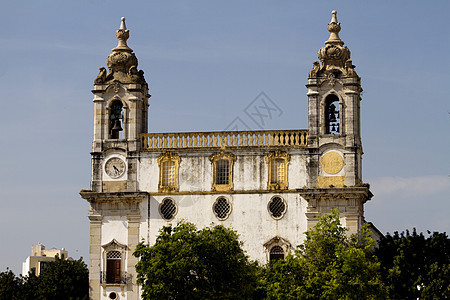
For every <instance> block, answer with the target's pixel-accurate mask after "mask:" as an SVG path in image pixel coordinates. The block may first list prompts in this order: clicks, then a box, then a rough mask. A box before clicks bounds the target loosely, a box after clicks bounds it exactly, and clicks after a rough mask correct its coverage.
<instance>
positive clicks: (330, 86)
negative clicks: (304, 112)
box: [306, 11, 362, 187]
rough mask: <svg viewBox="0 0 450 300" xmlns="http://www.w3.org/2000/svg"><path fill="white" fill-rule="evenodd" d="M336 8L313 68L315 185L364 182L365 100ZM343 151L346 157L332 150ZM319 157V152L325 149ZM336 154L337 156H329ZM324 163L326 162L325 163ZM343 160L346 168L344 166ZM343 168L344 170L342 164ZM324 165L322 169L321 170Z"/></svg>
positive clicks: (310, 93) (311, 136)
mask: <svg viewBox="0 0 450 300" xmlns="http://www.w3.org/2000/svg"><path fill="white" fill-rule="evenodd" d="M336 14H337V12H336V11H333V12H332V18H331V22H330V23H328V31H329V32H330V37H329V39H328V40H327V41H326V42H325V47H322V48H321V49H320V50H319V60H320V61H321V63H319V62H318V61H315V62H314V63H313V69H312V70H311V71H310V72H309V76H308V84H307V85H306V87H307V88H308V101H309V107H308V110H309V140H308V147H309V150H310V153H313V154H316V156H315V157H314V159H313V161H314V163H315V165H316V166H317V167H319V168H313V169H315V170H314V174H310V175H311V182H310V187H329V186H330V185H332V186H335V187H343V186H355V185H358V184H360V183H361V182H362V176H361V175H362V174H361V156H362V144H361V129H360V105H359V104H360V101H361V92H362V88H361V78H360V77H359V76H358V75H357V74H356V71H355V66H354V65H353V64H352V61H351V60H350V50H349V49H348V48H347V47H344V42H343V41H342V40H341V39H340V37H339V31H340V30H341V24H340V23H339V22H338V21H337V17H336ZM337 150H339V152H341V153H340V154H339V155H340V156H341V158H342V161H340V159H339V158H338V157H337V156H336V155H333V154H331V153H330V155H326V153H327V152H329V151H337ZM324 154H325V156H326V157H325V159H323V157H319V155H324ZM328 157H334V158H335V159H331V160H330V159H328ZM320 165H321V166H320ZM341 165H342V169H339V166H341ZM338 169H339V170H338ZM317 171H319V172H317ZM330 172H331V173H330Z"/></svg>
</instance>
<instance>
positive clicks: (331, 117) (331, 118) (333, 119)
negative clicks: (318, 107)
mask: <svg viewBox="0 0 450 300" xmlns="http://www.w3.org/2000/svg"><path fill="white" fill-rule="evenodd" d="M330 122H336V115H335V114H334V113H330Z"/></svg>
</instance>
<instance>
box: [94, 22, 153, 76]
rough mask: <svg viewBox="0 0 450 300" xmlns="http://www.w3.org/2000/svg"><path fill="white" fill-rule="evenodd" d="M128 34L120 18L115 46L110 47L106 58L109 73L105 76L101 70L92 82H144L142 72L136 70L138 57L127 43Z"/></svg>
mask: <svg viewBox="0 0 450 300" xmlns="http://www.w3.org/2000/svg"><path fill="white" fill-rule="evenodd" d="M129 36H130V33H129V30H128V29H127V27H126V25H125V18H122V22H121V25H120V28H119V30H117V31H116V37H117V39H118V44H117V47H116V48H114V49H112V53H111V54H110V55H108V57H107V58H106V65H107V66H108V69H109V73H108V74H107V75H106V76H105V75H104V72H102V70H101V72H100V73H101V74H99V76H97V78H96V79H95V81H94V83H96V84H102V83H109V82H112V81H114V80H118V81H120V82H121V83H141V84H145V79H144V76H143V75H144V72H141V71H138V70H137V66H138V59H137V58H136V55H135V54H134V53H133V50H132V49H131V48H130V47H128V45H127V40H128V38H129ZM102 68H103V67H102ZM103 69H104V68H103ZM105 71H106V70H105Z"/></svg>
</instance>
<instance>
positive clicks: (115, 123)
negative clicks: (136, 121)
mask: <svg viewBox="0 0 450 300" xmlns="http://www.w3.org/2000/svg"><path fill="white" fill-rule="evenodd" d="M122 130H123V129H122V126H120V120H115V121H114V127H113V128H112V131H122Z"/></svg>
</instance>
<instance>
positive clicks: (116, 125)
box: [109, 100, 123, 139]
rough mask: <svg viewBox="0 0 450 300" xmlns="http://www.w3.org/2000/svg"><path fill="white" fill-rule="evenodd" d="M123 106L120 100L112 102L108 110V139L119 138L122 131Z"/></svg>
mask: <svg viewBox="0 0 450 300" xmlns="http://www.w3.org/2000/svg"><path fill="white" fill-rule="evenodd" d="M122 125H123V104H122V102H121V101H120V100H114V101H113V102H112V103H111V107H110V110H109V138H110V139H118V138H120V132H121V131H123V127H122Z"/></svg>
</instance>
